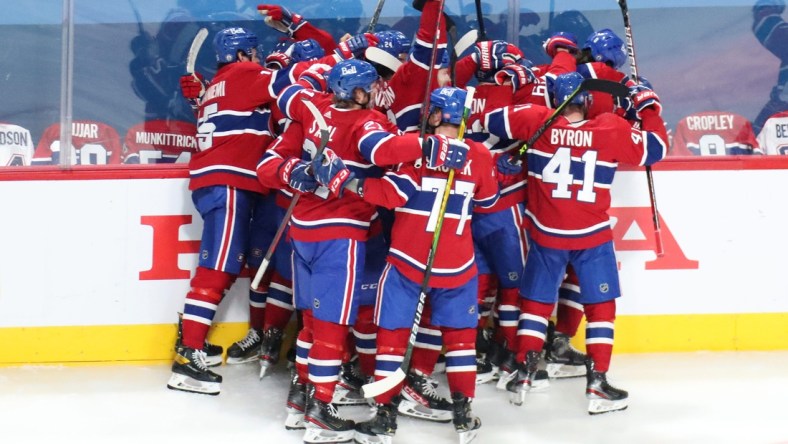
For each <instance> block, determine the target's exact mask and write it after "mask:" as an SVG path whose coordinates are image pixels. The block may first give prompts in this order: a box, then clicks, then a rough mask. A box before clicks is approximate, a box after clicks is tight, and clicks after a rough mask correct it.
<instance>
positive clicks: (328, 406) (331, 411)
mask: <svg viewBox="0 0 788 444" xmlns="http://www.w3.org/2000/svg"><path fill="white" fill-rule="evenodd" d="M326 411H327V412H328V414H329V415H331V417H333V418H336V419H344V418H342V417H341V416H339V411H337V407H336V406H335V405H334V404H331V403H328V404H326Z"/></svg>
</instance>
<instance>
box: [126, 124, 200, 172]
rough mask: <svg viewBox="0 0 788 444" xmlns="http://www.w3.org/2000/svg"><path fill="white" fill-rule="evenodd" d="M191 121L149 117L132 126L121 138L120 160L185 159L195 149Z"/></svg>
mask: <svg viewBox="0 0 788 444" xmlns="http://www.w3.org/2000/svg"><path fill="white" fill-rule="evenodd" d="M196 133H197V127H196V126H195V125H194V124H193V123H191V122H181V121H167V120H151V121H148V122H142V123H139V124H137V125H134V126H132V127H131V128H129V130H128V131H127V132H126V137H125V138H124V139H123V155H122V158H123V163H138V164H143V165H146V164H153V163H188V162H189V160H191V156H192V154H194V153H196V152H197V138H196V137H195V134H196Z"/></svg>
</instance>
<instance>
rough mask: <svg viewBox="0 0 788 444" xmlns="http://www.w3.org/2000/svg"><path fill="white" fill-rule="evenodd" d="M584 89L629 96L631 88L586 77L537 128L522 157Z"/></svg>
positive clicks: (522, 149) (520, 154)
mask: <svg viewBox="0 0 788 444" xmlns="http://www.w3.org/2000/svg"><path fill="white" fill-rule="evenodd" d="M583 91H599V92H605V93H608V94H610V95H612V96H616V97H628V96H629V89H628V88H627V87H626V86H625V85H623V84H621V83H619V82H613V81H610V80H603V79H585V80H583V82H582V83H581V84H580V86H578V87H577V89H576V90H574V91H572V94H570V95H569V97H567V98H566V100H564V101H563V102H561V104H560V105H558V106H557V107H556V108H555V110H554V111H553V114H551V115H550V117H548V118H547V120H545V122H544V123H543V124H542V126H540V127H539V128H537V129H536V132H535V133H534V134H533V135H532V136H531V137H530V138H529V139H528V140H527V141H526V142H525V144H524V145H523V146H522V147H521V148H520V152H519V156H520V157H521V158H522V157H523V156H524V155H525V152H526V151H527V150H528V147H530V146H532V145H533V144H534V143H536V141H537V140H538V139H539V137H541V136H542V134H544V132H545V131H547V128H549V127H550V125H552V124H553V121H554V120H555V119H556V118H557V117H558V116H560V115H561V112H563V110H564V108H566V107H567V105H569V103H570V102H571V101H572V99H574V98H575V97H576V96H577V95H578V94H580V93H581V92H583Z"/></svg>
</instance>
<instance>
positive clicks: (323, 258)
mask: <svg viewBox="0 0 788 444" xmlns="http://www.w3.org/2000/svg"><path fill="white" fill-rule="evenodd" d="M303 244H310V245H309V246H305V245H303ZM299 246H305V247H306V248H307V249H309V250H311V254H310V255H309V256H310V258H311V260H310V265H311V267H312V285H311V298H312V314H313V316H314V319H313V321H312V322H313V326H314V327H313V330H312V335H313V338H314V343H313V344H312V349H311V350H310V351H309V382H310V383H311V384H312V388H311V389H310V392H309V397H308V399H307V408H306V413H305V415H304V421H305V422H306V426H307V429H306V432H305V433H304V442H346V441H348V440H350V439H351V438H352V437H353V433H354V431H353V430H354V426H355V423H354V422H353V421H351V420H348V419H345V418H343V417H341V416H339V414H338V412H337V409H336V406H335V405H334V404H333V403H332V400H333V397H334V390H335V387H336V385H337V382H338V380H339V371H340V367H341V365H342V359H343V357H344V356H345V352H346V350H345V347H346V344H347V335H348V333H349V331H350V330H349V329H350V325H352V324H353V323H354V322H355V320H356V315H357V313H358V302H357V300H356V299H355V297H354V296H355V294H356V293H357V291H358V286H359V285H360V283H361V275H362V273H363V269H364V255H365V244H364V243H363V242H359V241H356V240H350V239H336V240H329V241H322V242H310V243H307V242H294V248H298V247H299Z"/></svg>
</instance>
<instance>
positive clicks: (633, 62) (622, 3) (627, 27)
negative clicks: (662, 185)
mask: <svg viewBox="0 0 788 444" xmlns="http://www.w3.org/2000/svg"><path fill="white" fill-rule="evenodd" d="M618 6H619V7H620V8H621V15H622V16H623V17H624V34H625V37H626V40H627V54H628V55H629V68H630V71H631V73H632V80H633V81H635V83H638V82H639V78H640V77H639V76H638V64H637V59H636V58H635V40H634V39H633V38H632V25H631V24H630V22H629V7H628V6H627V0H618ZM646 181H647V183H648V195H649V199H650V200H651V218H652V220H653V222H654V240H655V242H656V244H657V256H664V255H665V247H664V244H663V243H662V227H661V225H660V223H659V211H658V210H657V192H656V190H655V189H654V175H653V173H652V172H651V166H649V165H647V166H646Z"/></svg>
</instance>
